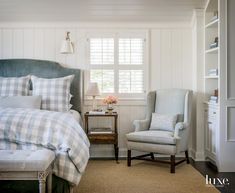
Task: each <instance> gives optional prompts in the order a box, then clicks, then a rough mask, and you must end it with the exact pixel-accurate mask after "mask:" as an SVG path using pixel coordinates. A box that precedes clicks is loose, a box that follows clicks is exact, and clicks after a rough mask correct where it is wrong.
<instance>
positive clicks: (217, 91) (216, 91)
mask: <svg viewBox="0 0 235 193" xmlns="http://www.w3.org/2000/svg"><path fill="white" fill-rule="evenodd" d="M214 96H217V97H218V96H219V90H218V88H217V89H215V90H214Z"/></svg>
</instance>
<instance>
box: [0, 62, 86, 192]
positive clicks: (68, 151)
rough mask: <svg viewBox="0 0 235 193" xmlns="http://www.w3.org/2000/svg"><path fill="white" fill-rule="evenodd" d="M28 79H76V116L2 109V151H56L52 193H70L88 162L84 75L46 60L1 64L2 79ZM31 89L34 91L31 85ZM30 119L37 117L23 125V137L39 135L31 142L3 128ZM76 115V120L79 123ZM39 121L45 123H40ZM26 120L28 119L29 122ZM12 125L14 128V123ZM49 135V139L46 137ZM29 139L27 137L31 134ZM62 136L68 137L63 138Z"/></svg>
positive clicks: (0, 109) (74, 94)
mask: <svg viewBox="0 0 235 193" xmlns="http://www.w3.org/2000/svg"><path fill="white" fill-rule="evenodd" d="M27 75H34V76H37V77H40V78H47V79H54V78H60V77H66V76H70V75H74V77H73V80H72V83H71V87H70V93H71V94H72V98H71V102H70V103H71V105H72V110H73V112H71V113H70V112H67V113H64V112H54V111H47V110H38V109H35V110H31V109H30V110H29V109H22V108H19V109H12V108H0V116H2V117H0V118H2V119H0V149H40V148H47V149H50V150H52V151H54V152H55V153H56V161H55V167H54V174H55V175H54V176H53V192H68V191H69V188H71V187H73V186H75V185H78V183H79V181H80V178H81V175H82V173H83V172H84V170H85V167H86V164H87V162H88V159H89V141H88V139H87V137H86V135H85V132H84V131H83V129H82V128H81V123H79V122H78V119H79V114H80V113H81V108H82V96H83V94H82V90H83V89H82V71H81V70H79V69H68V68H64V67H62V66H61V65H60V64H59V63H56V62H51V61H44V60H32V59H8V60H0V77H23V76H27ZM30 87H31V88H32V82H31V85H30ZM27 115H28V116H30V117H31V118H32V116H33V115H34V116H35V117H36V118H34V119H35V120H36V121H34V122H33V124H32V121H31V122H29V123H27V124H25V123H24V124H22V125H26V126H24V131H23V132H22V133H20V134H21V135H23V133H33V132H34V133H35V132H36V133H37V135H35V134H34V135H31V136H30V138H26V137H24V138H22V137H21V138H17V137H18V136H16V137H15V136H14V135H11V133H10V132H13V133H14V129H15V130H16V129H17V128H12V130H13V131H12V130H10V129H9V128H8V127H9V126H8V127H7V126H6V127H4V126H5V124H6V123H4V120H7V119H8V123H7V124H8V125H9V122H11V121H12V122H13V120H18V119H20V118H22V117H26V116H27ZM74 115H75V116H76V117H77V118H76V119H75V118H74ZM4 116H6V118H3V117H4ZM17 116H18V117H17ZM19 117H20V118H19ZM50 117H52V120H48V119H49V118H50ZM39 119H40V120H43V121H41V122H39V121H38V120H39ZM27 120H29V119H28V118H27ZM45 120H46V122H47V121H51V122H50V125H51V126H44V125H45V123H44V122H45ZM80 120H81V118H80ZM3 123H4V125H3ZM34 123H35V124H34ZM11 125H14V124H13V123H11ZM28 125H29V126H28ZM47 125H48V124H47ZM52 125H53V126H52ZM27 127H28V128H27ZM38 128H40V132H37V129H38ZM18 129H19V128H18ZM50 129H52V130H53V131H51V130H50ZM7 132H8V133H7ZM17 132H18V131H17ZM3 133H4V134H3ZM38 133H39V134H38ZM48 133H51V134H48ZM52 133H53V134H52ZM46 134H47V137H45V135H46ZM6 136H7V137H6ZM26 136H28V134H27V135H26ZM32 136H33V137H32ZM62 136H66V137H64V138H63V137H62ZM67 136H68V137H67ZM61 138H63V139H61ZM26 140H29V141H26ZM48 140H49V141H48ZM77 146H78V147H77ZM4 183H5V182H1V183H0V186H1V187H2V188H3V187H9V186H10V185H9V184H7V185H6V184H4ZM8 183H12V182H8ZM13 183H15V184H16V183H18V185H19V182H13ZM20 185H21V184H20ZM14 186H17V185H14ZM30 186H33V184H31V183H30V184H27V185H26V186H25V187H27V188H26V191H29V187H30ZM31 188H33V187H31Z"/></svg>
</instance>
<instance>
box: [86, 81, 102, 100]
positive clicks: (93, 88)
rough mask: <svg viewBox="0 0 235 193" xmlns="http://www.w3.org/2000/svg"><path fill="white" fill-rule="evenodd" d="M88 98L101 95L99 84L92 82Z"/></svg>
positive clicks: (87, 93)
mask: <svg viewBox="0 0 235 193" xmlns="http://www.w3.org/2000/svg"><path fill="white" fill-rule="evenodd" d="M86 95H87V96H93V97H94V96H99V95H100V90H99V86H98V83H97V82H90V83H89V86H88V89H87V92H86Z"/></svg>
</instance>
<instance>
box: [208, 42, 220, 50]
mask: <svg viewBox="0 0 235 193" xmlns="http://www.w3.org/2000/svg"><path fill="white" fill-rule="evenodd" d="M217 47H218V42H214V43H211V44H210V49H213V48H217Z"/></svg>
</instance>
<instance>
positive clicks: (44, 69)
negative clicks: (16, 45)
mask: <svg viewBox="0 0 235 193" xmlns="http://www.w3.org/2000/svg"><path fill="white" fill-rule="evenodd" d="M28 74H30V75H35V76H38V77H41V78H58V77H63V76H67V75H71V74H74V75H75V77H74V80H73V82H72V85H71V94H72V95H73V97H72V100H71V104H72V105H73V107H72V109H74V110H76V111H79V112H81V108H82V96H83V93H82V90H83V89H82V85H83V84H82V71H81V70H79V69H70V68H64V67H62V66H60V64H59V63H56V62H51V61H45V60H31V59H7V60H0V76H2V77H19V76H25V75H28Z"/></svg>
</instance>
